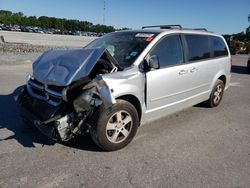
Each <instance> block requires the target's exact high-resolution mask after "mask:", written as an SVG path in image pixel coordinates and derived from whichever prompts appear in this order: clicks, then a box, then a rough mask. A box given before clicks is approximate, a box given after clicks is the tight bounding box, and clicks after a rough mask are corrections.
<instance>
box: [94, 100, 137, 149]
mask: <svg viewBox="0 0 250 188" xmlns="http://www.w3.org/2000/svg"><path fill="white" fill-rule="evenodd" d="M91 122H92V123H91V128H90V133H91V137H92V139H93V141H94V142H95V143H96V144H97V145H98V146H99V147H101V148H102V149H104V150H106V151H114V150H118V149H121V148H123V147H125V146H126V145H128V144H129V143H130V142H131V141H132V139H133V138H134V136H135V134H136V132H137V128H138V125H139V118H138V113H137V111H136V109H135V107H134V106H133V105H132V104H131V103H129V102H127V101H124V100H117V103H116V104H114V105H113V107H112V109H111V110H106V109H105V108H104V107H101V108H100V109H99V111H98V112H96V113H95V114H94V115H93V118H92V121H91Z"/></svg>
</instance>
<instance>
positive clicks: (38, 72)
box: [33, 48, 110, 86]
mask: <svg viewBox="0 0 250 188" xmlns="http://www.w3.org/2000/svg"><path fill="white" fill-rule="evenodd" d="M104 53H108V52H107V50H106V49H84V48H82V49H72V50H52V51H47V52H45V53H43V54H42V55H41V56H40V57H39V58H38V59H37V60H36V61H35V62H34V63H33V76H34V77H35V78H36V79H37V80H38V81H40V82H42V83H44V84H47V85H56V86H67V85H69V84H70V83H72V82H73V81H76V80H79V79H80V78H83V77H85V76H88V75H89V73H90V72H91V70H92V69H93V67H94V66H95V64H96V63H97V62H98V60H99V59H100V57H101V56H102V55H103V54H104ZM108 56H110V54H108Z"/></svg>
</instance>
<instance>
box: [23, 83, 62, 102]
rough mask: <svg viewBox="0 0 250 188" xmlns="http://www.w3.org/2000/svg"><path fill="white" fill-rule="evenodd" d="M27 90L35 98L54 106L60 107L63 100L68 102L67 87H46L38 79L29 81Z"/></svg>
mask: <svg viewBox="0 0 250 188" xmlns="http://www.w3.org/2000/svg"><path fill="white" fill-rule="evenodd" d="M27 89H28V92H29V94H30V95H31V96H33V97H34V98H37V99H40V100H44V101H47V102H48V103H49V104H51V105H53V106H58V105H60V104H61V102H62V100H67V98H66V88H65V87H60V86H52V85H46V84H43V83H41V82H39V81H38V80H36V79H29V81H28V82H27Z"/></svg>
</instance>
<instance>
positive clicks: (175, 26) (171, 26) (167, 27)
mask: <svg viewBox="0 0 250 188" xmlns="http://www.w3.org/2000/svg"><path fill="white" fill-rule="evenodd" d="M152 27H159V28H160V29H182V26H181V25H151V26H143V27H142V29H146V28H152Z"/></svg>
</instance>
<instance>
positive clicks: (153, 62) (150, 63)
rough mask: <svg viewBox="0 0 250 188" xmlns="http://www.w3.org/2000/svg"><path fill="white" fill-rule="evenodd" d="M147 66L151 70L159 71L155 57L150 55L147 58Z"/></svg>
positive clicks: (157, 59)
mask: <svg viewBox="0 0 250 188" xmlns="http://www.w3.org/2000/svg"><path fill="white" fill-rule="evenodd" d="M147 62H148V66H149V68H151V69H159V68H160V62H159V58H158V56H157V55H152V56H150V57H149V58H148V61H147Z"/></svg>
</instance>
